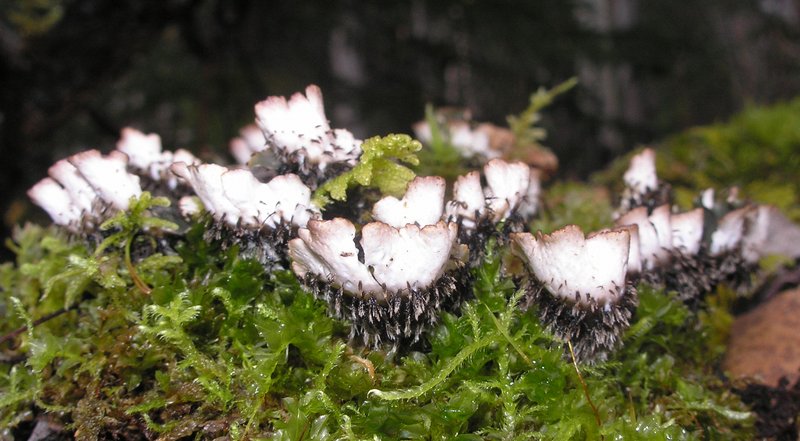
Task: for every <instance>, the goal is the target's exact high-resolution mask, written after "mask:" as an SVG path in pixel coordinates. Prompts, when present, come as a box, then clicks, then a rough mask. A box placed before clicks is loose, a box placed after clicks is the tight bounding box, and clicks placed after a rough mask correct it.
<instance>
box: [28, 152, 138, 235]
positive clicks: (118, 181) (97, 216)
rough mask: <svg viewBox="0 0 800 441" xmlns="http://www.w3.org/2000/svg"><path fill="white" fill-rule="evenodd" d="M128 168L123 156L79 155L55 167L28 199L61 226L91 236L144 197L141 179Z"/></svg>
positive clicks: (87, 153) (118, 153)
mask: <svg viewBox="0 0 800 441" xmlns="http://www.w3.org/2000/svg"><path fill="white" fill-rule="evenodd" d="M127 164H128V157H127V156H126V155H124V154H122V153H120V152H111V153H110V154H108V155H106V156H103V155H101V154H100V152H99V151H97V150H87V151H84V152H81V153H77V154H75V155H72V156H70V157H68V158H66V159H62V160H60V161H58V162H56V163H55V164H53V166H51V167H50V169H49V170H48V174H49V175H50V177H48V178H44V179H42V180H41V181H39V182H38V183H37V184H36V185H34V186H33V187H32V188H31V189H30V190H28V196H29V197H30V198H31V200H32V201H33V202H34V203H35V204H37V205H39V206H40V207H42V208H43V209H44V210H45V211H46V212H47V213H48V214H49V215H50V217H51V218H52V219H53V221H54V222H55V223H56V224H57V225H60V226H63V227H65V228H66V229H67V230H69V231H71V232H73V233H80V234H87V233H91V232H94V231H95V230H96V229H97V227H98V226H99V225H100V223H102V222H103V221H104V220H105V219H107V218H109V217H110V216H111V215H113V214H114V213H116V212H118V211H121V210H127V209H128V204H129V202H130V199H131V198H132V197H138V196H140V195H141V193H142V188H141V186H140V184H139V177H138V176H136V175H133V174H131V173H128V171H127Z"/></svg>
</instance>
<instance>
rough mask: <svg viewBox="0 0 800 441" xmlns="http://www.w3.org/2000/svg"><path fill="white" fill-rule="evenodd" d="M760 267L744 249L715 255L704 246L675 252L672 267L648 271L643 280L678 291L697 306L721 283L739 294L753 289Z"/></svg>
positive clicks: (685, 300) (692, 305)
mask: <svg viewBox="0 0 800 441" xmlns="http://www.w3.org/2000/svg"><path fill="white" fill-rule="evenodd" d="M756 269H757V265H756V264H752V263H748V262H746V261H745V260H744V258H743V257H742V253H741V249H736V250H732V251H729V252H727V253H724V254H722V255H720V256H711V255H710V254H709V253H708V251H707V249H705V247H703V248H701V249H700V251H699V252H698V253H697V254H696V255H686V254H683V253H680V252H675V253H674V254H673V255H672V259H671V261H670V264H669V265H668V266H666V267H664V268H663V269H659V268H657V269H655V270H653V271H648V272H645V273H644V274H642V279H643V280H644V281H645V282H646V283H648V284H649V285H651V286H656V287H663V288H664V289H666V290H667V291H675V292H676V293H677V295H678V298H679V299H680V300H681V301H683V302H684V303H685V304H686V305H687V306H690V307H692V308H693V309H697V308H698V307H700V306H701V305H702V304H703V300H704V298H705V296H706V295H707V294H709V293H711V292H713V291H714V289H716V287H717V286H719V285H727V286H729V287H730V288H731V289H733V290H734V291H736V293H737V294H739V295H744V294H746V293H747V292H749V290H750V288H752V284H753V277H752V274H753V273H754V272H755V271H756Z"/></svg>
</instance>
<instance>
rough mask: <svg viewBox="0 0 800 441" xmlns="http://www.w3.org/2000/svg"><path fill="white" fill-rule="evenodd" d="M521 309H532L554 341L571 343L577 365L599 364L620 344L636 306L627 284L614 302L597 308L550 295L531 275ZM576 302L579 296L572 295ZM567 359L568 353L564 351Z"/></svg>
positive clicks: (587, 302) (594, 303)
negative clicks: (553, 336) (534, 309)
mask: <svg viewBox="0 0 800 441" xmlns="http://www.w3.org/2000/svg"><path fill="white" fill-rule="evenodd" d="M526 290H527V294H526V297H527V298H526V299H525V300H524V302H523V308H525V309H527V308H529V307H530V306H531V305H536V307H537V308H536V312H537V314H538V315H539V320H540V321H541V323H542V324H543V325H544V326H545V327H546V328H547V330H548V331H550V332H552V333H553V335H555V336H556V337H557V338H558V339H560V340H563V341H565V342H567V341H569V342H571V343H572V348H573V350H574V352H575V359H576V360H577V361H578V362H588V363H595V362H602V361H605V360H606V358H607V357H608V354H609V353H610V352H611V351H613V350H614V349H615V348H616V347H618V346H619V345H620V343H621V339H622V334H623V332H625V330H626V329H628V327H630V323H631V318H632V317H633V313H634V312H635V311H636V307H637V306H638V305H639V297H638V295H637V292H636V288H635V287H634V286H633V284H631V283H627V284H626V285H625V288H624V290H623V292H622V295H621V296H620V297H619V299H617V301H616V302H612V303H610V304H608V305H600V304H598V303H597V301H596V300H595V299H593V298H591V297H590V296H589V295H588V294H587V295H586V299H581V301H577V299H564V298H561V297H558V296H556V295H553V294H552V293H550V292H549V291H548V290H547V288H545V286H544V284H542V283H541V282H539V281H538V280H536V278H535V277H533V275H530V277H529V278H528V283H527V286H526ZM575 296H576V298H577V297H578V296H580V294H578V293H576V294H575ZM565 357H567V358H569V351H568V350H566V351H565Z"/></svg>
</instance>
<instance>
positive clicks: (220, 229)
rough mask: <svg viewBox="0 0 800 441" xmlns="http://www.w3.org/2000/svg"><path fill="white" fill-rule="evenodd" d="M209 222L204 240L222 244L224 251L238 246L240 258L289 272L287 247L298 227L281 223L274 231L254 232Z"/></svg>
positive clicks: (209, 220)
mask: <svg viewBox="0 0 800 441" xmlns="http://www.w3.org/2000/svg"><path fill="white" fill-rule="evenodd" d="M206 222H207V223H206V231H205V234H204V238H205V239H206V240H208V241H214V242H219V243H220V247H221V248H222V249H223V250H227V249H228V248H231V247H233V246H236V247H238V248H239V255H240V256H242V257H244V258H248V259H255V260H257V261H258V262H259V263H260V264H262V265H263V266H264V267H265V268H266V269H267V271H273V270H283V269H287V268H289V255H288V249H289V245H288V244H289V240H290V239H291V238H292V237H294V236H295V235H296V232H297V228H296V227H293V226H291V225H287V224H283V223H281V224H278V225H277V226H276V227H275V228H271V227H268V226H262V227H261V228H259V229H252V228H244V227H233V226H231V225H229V224H227V223H225V222H224V221H215V220H213V219H208V220H207V221H206Z"/></svg>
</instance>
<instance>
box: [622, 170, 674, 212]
mask: <svg viewBox="0 0 800 441" xmlns="http://www.w3.org/2000/svg"><path fill="white" fill-rule="evenodd" d="M672 199H673V198H672V186H671V185H669V184H668V183H666V182H664V181H662V180H661V179H659V180H658V187H656V188H654V189H653V190H650V191H648V192H647V193H644V194H643V195H641V196H640V197H639V198H635V197H633V196H631V195H630V189H628V188H626V189H625V192H624V193H623V195H622V197H621V198H620V201H619V203H618V204H617V206H618V207H619V211H620V213H623V214H624V213H627V212H629V211H631V210H633V209H634V208H638V207H647V214H648V215H649V214H650V213H652V212H653V210H655V209H656V208H657V207H660V206H661V205H664V204H672Z"/></svg>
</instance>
